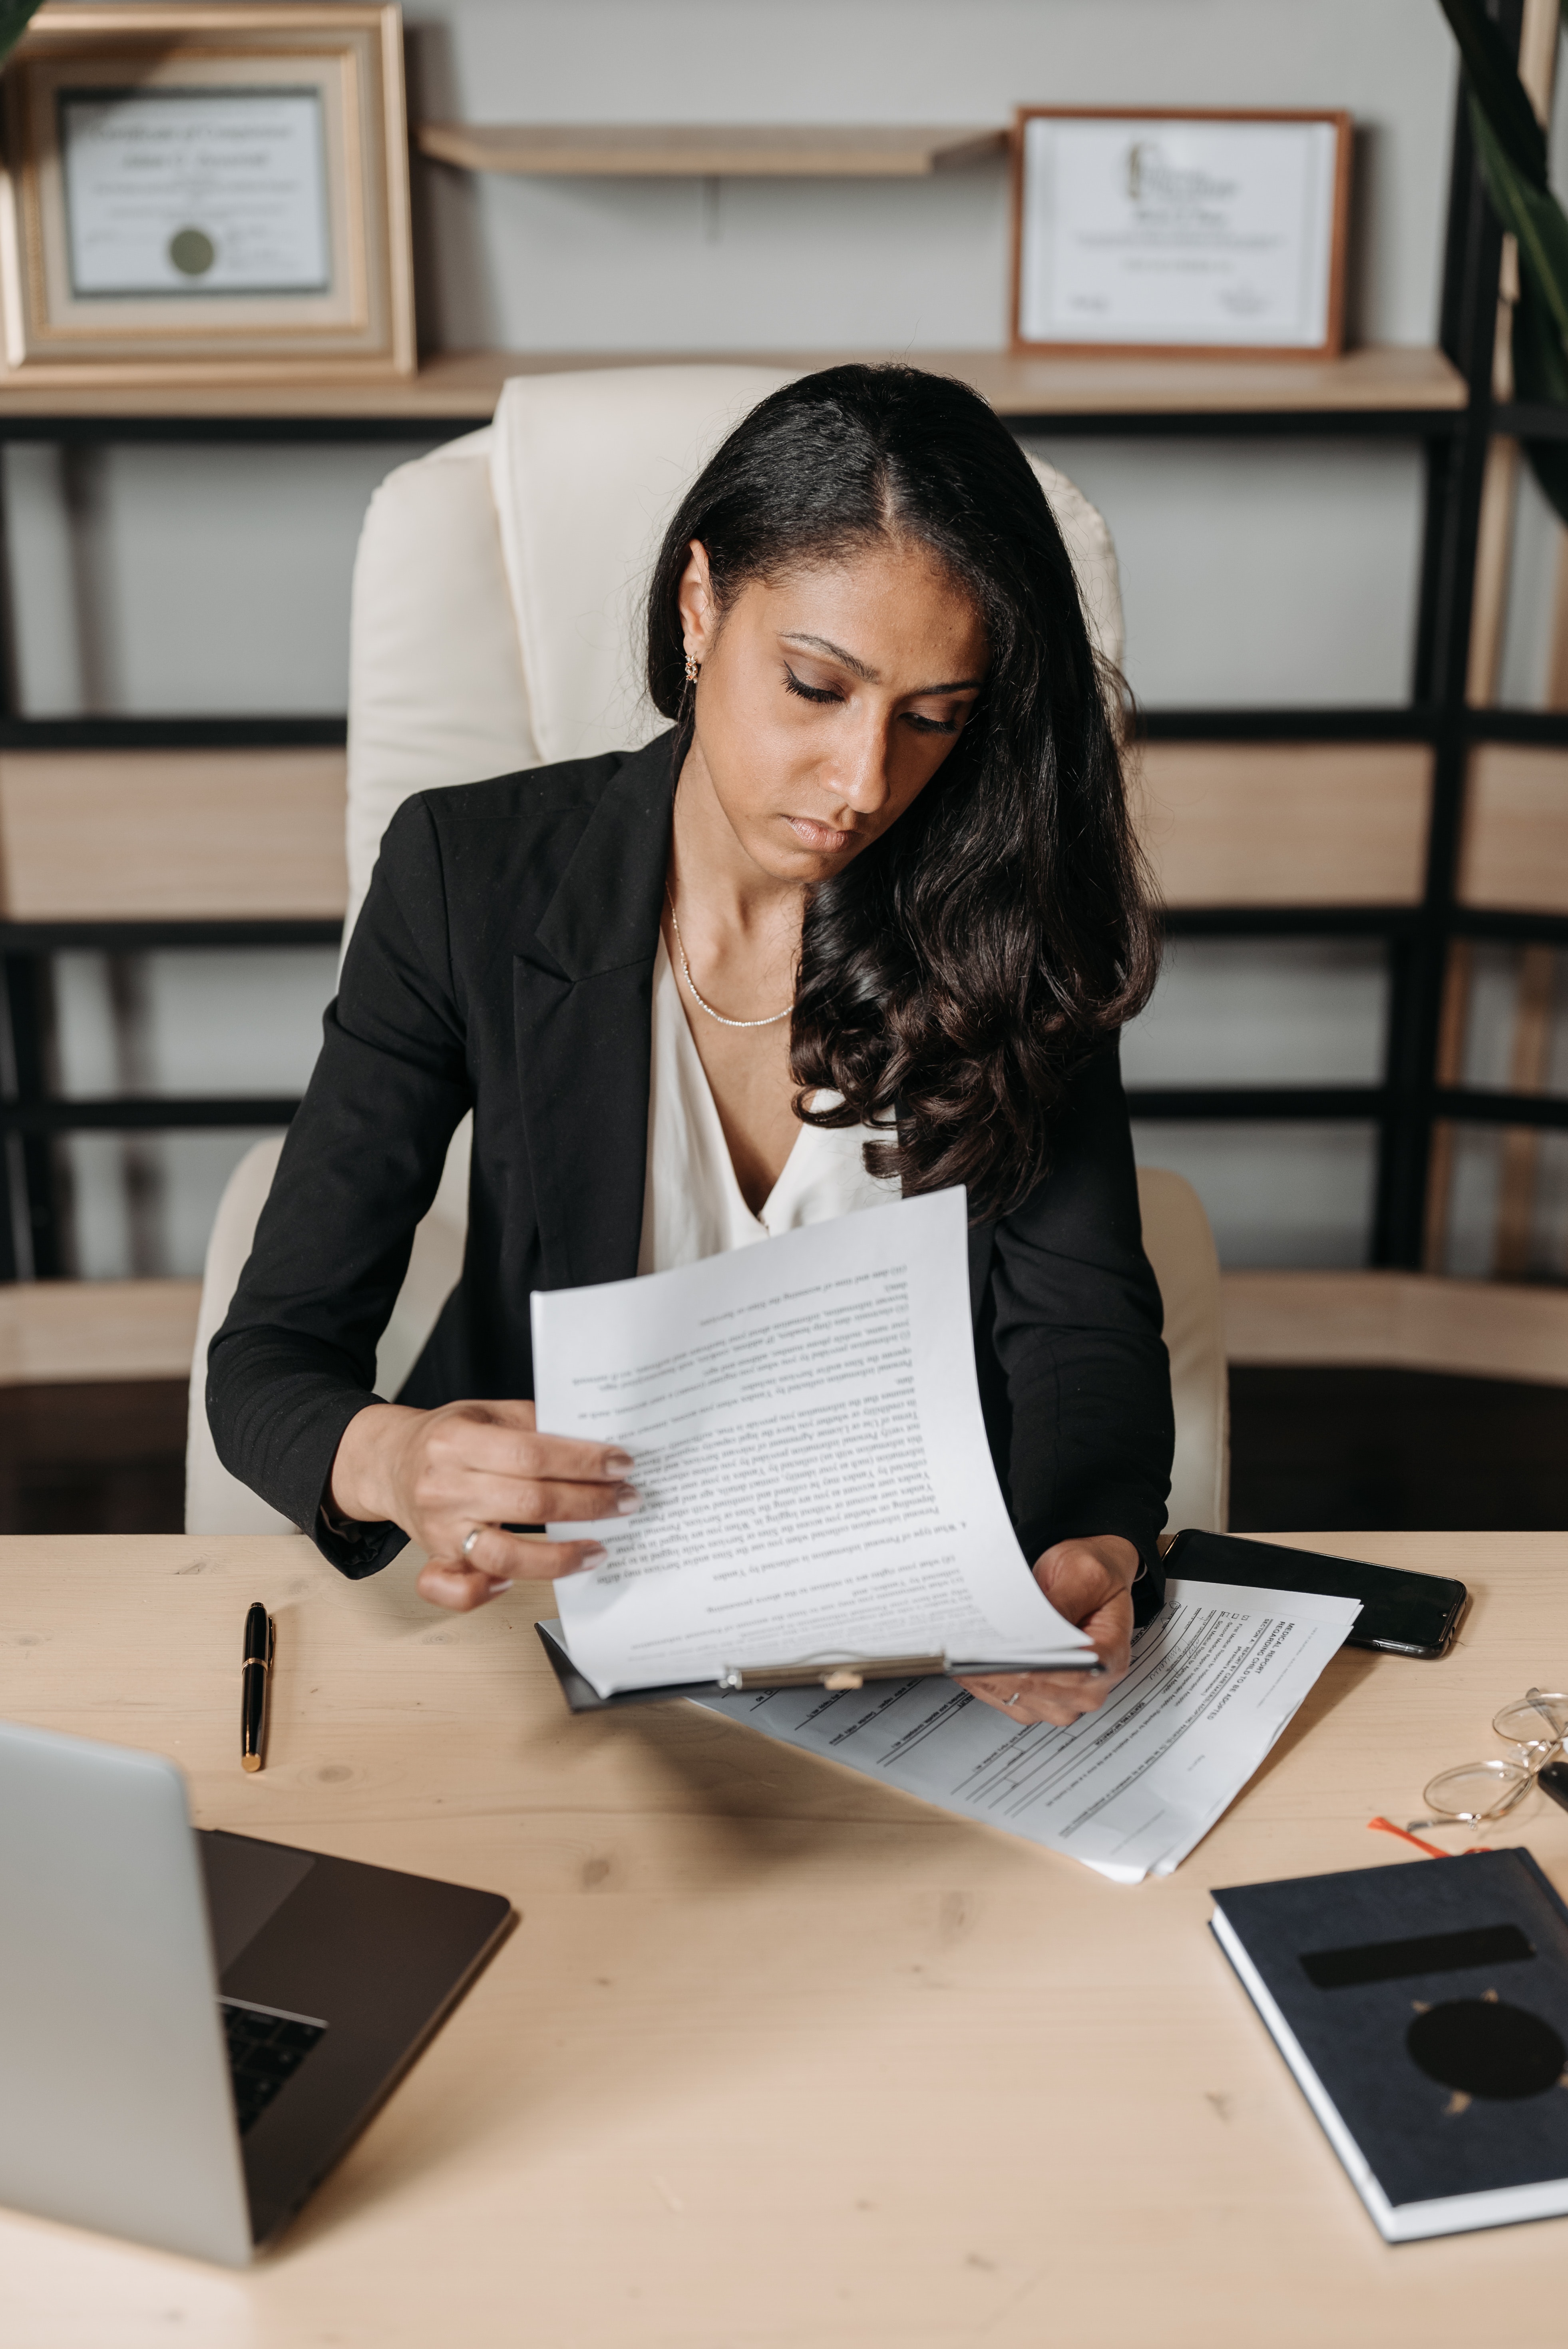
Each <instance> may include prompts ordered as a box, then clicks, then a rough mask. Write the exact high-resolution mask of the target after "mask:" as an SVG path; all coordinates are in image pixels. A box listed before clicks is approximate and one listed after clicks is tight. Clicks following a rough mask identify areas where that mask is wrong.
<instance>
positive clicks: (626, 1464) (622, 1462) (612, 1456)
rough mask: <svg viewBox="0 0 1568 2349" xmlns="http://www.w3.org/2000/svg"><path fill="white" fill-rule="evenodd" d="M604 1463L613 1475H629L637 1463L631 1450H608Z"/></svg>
mask: <svg viewBox="0 0 1568 2349" xmlns="http://www.w3.org/2000/svg"><path fill="white" fill-rule="evenodd" d="M604 1465H605V1467H606V1468H607V1469H608V1470H609V1472H610V1474H611V1475H612V1476H629V1475H631V1473H632V1470H633V1467H634V1465H635V1463H634V1461H633V1458H632V1455H631V1454H630V1453H629V1452H607V1453H606V1454H604Z"/></svg>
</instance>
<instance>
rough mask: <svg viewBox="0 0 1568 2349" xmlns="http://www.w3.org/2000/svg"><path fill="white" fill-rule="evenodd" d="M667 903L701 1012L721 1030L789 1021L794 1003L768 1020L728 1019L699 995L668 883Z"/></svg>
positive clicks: (678, 948) (772, 1013)
mask: <svg viewBox="0 0 1568 2349" xmlns="http://www.w3.org/2000/svg"><path fill="white" fill-rule="evenodd" d="M665 904H666V905H668V907H669V909H670V921H671V924H672V926H673V927H674V929H675V934H676V954H678V955H679V957H680V958H681V972H682V975H683V977H684V978H685V979H686V986H687V987H688V988H690V990H691V999H692V1001H693V1002H694V1003H695V1004H696V1007H697V1009H698V1010H699V1011H706V1012H707V1016H708V1018H709V1019H717V1022H718V1024H719V1026H720V1027H721V1028H777V1026H778V1025H779V1021H780V1019H789V1014H790V1013H791V1011H793V1010H794V1009H795V1006H794V1004H793V1003H787V1004H786V1005H785V1006H784V1009H783V1010H782V1011H770V1012H769V1015H768V1017H767V1019H726V1018H725V1016H724V1014H723V1012H722V1011H716V1010H715V1009H714V1008H713V1006H712V1004H711V1003H709V1002H707V1000H706V999H705V998H704V997H702V996H700V995H699V994H698V993H697V990H696V979H695V978H693V977H692V975H691V965H690V963H689V962H687V960H686V945H685V942H684V940H683V939H682V937H681V917H680V916H679V915H678V914H677V913H676V901H675V899H674V898H673V897H672V896H671V895H670V892H669V885H668V883H667V882H666V883H665Z"/></svg>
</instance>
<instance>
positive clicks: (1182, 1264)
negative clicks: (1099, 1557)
mask: <svg viewBox="0 0 1568 2349" xmlns="http://www.w3.org/2000/svg"><path fill="white" fill-rule="evenodd" d="M1138 1204H1139V1206H1140V1209H1141V1210H1142V1215H1143V1247H1144V1253H1145V1255H1146V1256H1147V1257H1148V1258H1149V1261H1150V1265H1151V1266H1152V1267H1153V1270H1154V1278H1155V1279H1156V1280H1157V1281H1158V1282H1159V1284H1160V1294H1161V1299H1162V1300H1163V1303H1164V1307H1165V1346H1166V1350H1167V1352H1168V1353H1169V1354H1170V1357H1171V1402H1173V1404H1174V1405H1175V1411H1176V1457H1175V1460H1174V1462H1173V1464H1172V1465H1171V1501H1170V1526H1171V1532H1172V1533H1181V1532H1184V1531H1185V1530H1186V1529H1187V1528H1188V1527H1189V1526H1190V1527H1191V1528H1192V1529H1193V1530H1194V1531H1196V1532H1201V1533H1211V1534H1222V1533H1223V1532H1224V1530H1225V1528H1226V1526H1228V1525H1229V1523H1230V1509H1231V1389H1230V1371H1229V1365H1228V1363H1227V1361H1226V1359H1225V1317H1224V1308H1223V1303H1222V1293H1221V1288H1220V1260H1219V1257H1218V1256H1217V1255H1216V1254H1215V1252H1214V1235H1213V1233H1212V1231H1211V1230H1210V1228H1209V1218H1208V1216H1206V1215H1205V1214H1204V1213H1203V1203H1202V1200H1201V1199H1200V1198H1199V1196H1198V1194H1197V1193H1196V1191H1194V1190H1193V1188H1192V1185H1191V1183H1189V1182H1188V1181H1187V1179H1186V1177H1185V1176H1184V1175H1181V1174H1172V1173H1171V1171H1170V1169H1169V1168H1168V1167H1164V1166H1140V1168H1139V1170H1138Z"/></svg>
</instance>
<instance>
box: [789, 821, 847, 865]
mask: <svg viewBox="0 0 1568 2349" xmlns="http://www.w3.org/2000/svg"><path fill="white" fill-rule="evenodd" d="M784 821H785V823H787V824H788V825H789V829H790V831H791V832H792V833H794V834H795V837H796V839H797V840H798V841H799V843H800V845H801V847H802V848H809V849H810V851H811V853H812V854H813V855H816V856H836V855H837V854H838V853H839V851H840V850H841V848H848V846H849V844H850V843H851V840H853V838H854V836H855V835H854V833H852V832H837V831H835V830H834V828H833V826H832V825H831V824H830V823H815V822H814V821H813V820H812V818H811V817H810V816H809V815H787V816H786V817H785V819H784Z"/></svg>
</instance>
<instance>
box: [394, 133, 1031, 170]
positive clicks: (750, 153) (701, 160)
mask: <svg viewBox="0 0 1568 2349" xmlns="http://www.w3.org/2000/svg"><path fill="white" fill-rule="evenodd" d="M414 137H415V143H416V145H417V146H418V150H419V152H420V153H421V154H422V155H428V156H431V157H433V158H434V160H436V161H437V162H439V163H456V164H457V165H459V168H460V169H462V170H463V171H522V172H530V173H549V174H552V175H554V176H558V177H565V176H568V175H573V176H576V177H579V178H590V177H592V178H596V179H597V178H617V179H619V178H635V179H655V178H657V179H675V178H683V177H684V178H696V179H726V180H729V179H751V180H757V179H762V180H822V179H837V180H923V179H929V178H930V176H931V175H932V173H933V172H934V171H954V170H957V169H959V168H961V167H962V166H964V165H965V164H968V163H980V162H984V161H985V160H988V159H989V158H991V157H994V156H998V155H1004V154H1006V150H1007V133H1006V130H1000V129H975V127H974V126H973V125H971V126H969V127H968V128H966V129H954V128H952V127H951V126H949V127H947V128H944V129H932V128H931V127H930V126H928V125H927V126H922V127H918V128H916V129H907V128H899V127H892V126H890V125H888V124H886V123H877V124H874V125H872V126H869V127H867V126H862V125H859V124H854V125H851V124H833V125H830V126H828V127H825V128H824V127H823V126H821V125H810V126H805V127H802V126H799V125H797V124H793V123H775V122H758V123H749V122H748V123H699V124H684V123H662V122H661V123H644V122H614V123H588V124H583V123H559V122H549V123H534V122H524V123H517V124H501V123H469V122H426V123H422V124H421V125H420V127H419V129H418V130H417V131H416V132H415V134H414Z"/></svg>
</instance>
